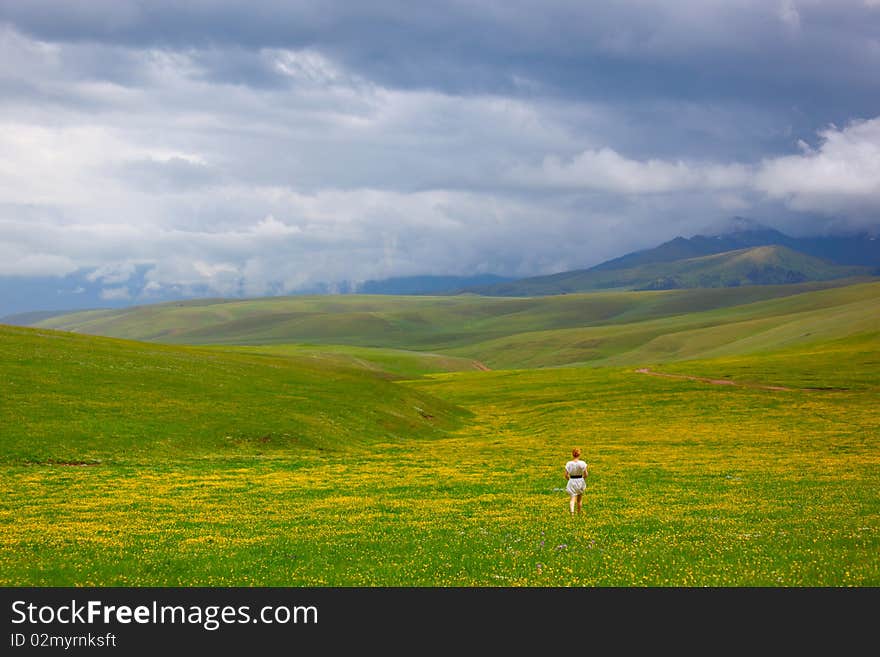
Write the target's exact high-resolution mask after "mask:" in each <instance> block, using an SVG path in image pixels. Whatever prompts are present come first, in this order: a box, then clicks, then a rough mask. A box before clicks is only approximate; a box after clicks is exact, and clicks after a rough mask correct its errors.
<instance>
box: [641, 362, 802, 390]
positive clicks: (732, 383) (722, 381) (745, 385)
mask: <svg viewBox="0 0 880 657" xmlns="http://www.w3.org/2000/svg"><path fill="white" fill-rule="evenodd" d="M636 372H638V373H639V374H649V375H651V376H662V377H664V378H667V379H687V380H688V381H699V382H701V383H711V384H712V385H716V386H739V387H741V388H757V389H758V390H798V391H799V390H811V388H786V387H785V386H762V385H760V384H757V383H739V382H737V381H731V380H730V379H709V378H706V377H703V376H689V375H687V374H665V373H663V372H653V371H651V370H650V369H648V368H647V367H641V368H639V369H637V370H636Z"/></svg>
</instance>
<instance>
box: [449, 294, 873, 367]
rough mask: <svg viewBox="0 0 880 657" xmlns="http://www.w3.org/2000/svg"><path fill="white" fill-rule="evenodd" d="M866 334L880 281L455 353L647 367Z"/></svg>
mask: <svg viewBox="0 0 880 657" xmlns="http://www.w3.org/2000/svg"><path fill="white" fill-rule="evenodd" d="M658 294H671V293H658ZM861 334H880V283H868V284H863V285H852V286H847V287H841V288H836V289H830V290H824V291H816V292H810V293H806V294H800V295H794V296H789V297H786V298H784V299H773V300H767V301H760V302H756V303H751V304H743V305H740V306H736V307H728V308H720V309H714V310H706V311H703V312H692V313H682V314H679V315H671V316H666V317H661V318H656V319H645V320H641V321H632V322H628V323H618V324H612V325H597V326H585V327H581V328H569V329H557V330H550V331H531V332H523V333H519V334H516V335H510V336H505V337H503V338H497V339H494V340H487V341H484V342H478V343H474V344H471V345H468V346H466V347H462V348H458V349H453V350H451V353H453V354H455V355H458V356H463V357H467V358H474V359H479V360H480V361H482V362H484V363H486V364H487V365H489V366H490V367H492V368H493V369H496V368H530V367H546V366H562V365H575V364H582V365H591V366H604V365H610V366H623V365H648V364H653V363H668V362H675V361H682V360H690V359H695V358H715V357H720V356H735V355H743V354H758V353H767V352H771V351H776V350H780V349H788V348H791V347H792V346H795V345H809V344H812V343H816V342H821V341H827V340H839V339H844V338H848V337H851V336H855V335H861ZM878 348H880V344H878Z"/></svg>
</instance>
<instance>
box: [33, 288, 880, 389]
mask: <svg viewBox="0 0 880 657" xmlns="http://www.w3.org/2000/svg"><path fill="white" fill-rule="evenodd" d="M845 283H850V284H845ZM40 326H42V327H45V328H56V329H63V330H70V331H77V332H80V333H91V334H102V335H109V336H114V337H123V338H128V339H138V340H150V341H155V342H167V343H189V344H214V345H241V346H245V345H254V346H253V347H252V348H251V349H250V351H259V352H264V353H275V354H278V355H285V354H289V355H296V356H299V357H310V358H323V359H327V360H330V361H336V362H340V361H344V362H345V363H346V364H347V365H348V366H357V367H362V368H366V369H372V370H375V371H379V372H382V373H384V374H385V375H387V376H418V375H420V374H422V373H427V372H431V371H444V370H445V371H452V370H467V369H474V368H475V367H479V365H476V364H475V362H479V363H482V364H485V365H487V366H489V367H491V368H510V367H546V366H559V365H567V364H574V363H577V364H590V365H603V364H609V365H628V364H638V363H640V362H666V361H672V360H677V359H683V358H696V357H710V356H714V355H722V354H725V353H728V354H734V353H748V352H750V351H752V352H754V351H761V350H767V349H771V348H774V347H777V346H785V345H789V344H792V343H795V342H809V341H810V340H816V339H820V338H821V339H837V338H842V337H845V336H847V335H850V334H852V333H856V332H859V331H871V330H877V327H880V282H862V283H858V284H852V281H849V280H834V281H826V282H814V283H800V284H790V285H766V286H743V287H726V288H712V289H683V290H664V291H641V292H594V293H588V294H571V295H560V296H546V297H535V298H489V297H474V296H455V297H379V296H377V297H370V296H337V297H284V298H282V297H272V298H265V299H255V300H248V301H223V300H213V301H206V300H202V301H199V302H192V303H172V304H161V305H155V306H142V307H139V308H131V309H126V310H108V311H92V312H85V313H75V314H71V315H65V316H57V317H52V318H49V319H47V320H44V321H42V322H41V323H40ZM401 350H404V351H401Z"/></svg>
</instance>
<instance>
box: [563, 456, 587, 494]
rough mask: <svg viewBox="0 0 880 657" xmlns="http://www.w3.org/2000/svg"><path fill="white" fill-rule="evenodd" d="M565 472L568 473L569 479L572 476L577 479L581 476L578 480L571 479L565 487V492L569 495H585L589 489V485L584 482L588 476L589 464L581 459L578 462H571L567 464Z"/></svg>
mask: <svg viewBox="0 0 880 657" xmlns="http://www.w3.org/2000/svg"><path fill="white" fill-rule="evenodd" d="M565 471H566V472H567V473H568V476H569V477H571V476H572V475H574V476H575V477H577V476H578V475H580V478H578V479H569V480H568V484H567V485H566V486H565V490H567V491H568V494H569V495H583V494H584V491H585V490H586V489H587V484H586V482H585V481H584V477H585V476H586V475H587V464H586V463H584V462H583V461H581V460H580V459H578V460H577V461H569V462H568V463H566V464H565Z"/></svg>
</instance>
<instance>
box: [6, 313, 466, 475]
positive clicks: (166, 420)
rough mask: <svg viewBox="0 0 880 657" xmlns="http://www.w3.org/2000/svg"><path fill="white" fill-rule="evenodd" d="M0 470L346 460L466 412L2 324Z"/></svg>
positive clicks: (346, 378)
mask: <svg viewBox="0 0 880 657" xmlns="http://www.w3.org/2000/svg"><path fill="white" fill-rule="evenodd" d="M0 377H2V381H0V384H2V386H3V391H4V392H3V403H2V404H0V436H2V437H3V440H2V441H0V460H3V461H7V462H17V463H22V462H24V463H57V464H62V465H63V464H70V465H73V464H79V463H86V464H87V463H89V462H92V461H95V460H104V459H109V460H115V461H125V462H128V461H139V460H143V459H154V458H158V457H159V456H162V457H163V458H173V459H177V458H190V457H200V456H202V455H204V454H206V453H210V454H214V455H217V454H221V455H226V456H228V457H230V458H231V457H235V456H242V455H247V456H254V455H260V454H273V453H284V454H289V453H291V452H292V451H295V450H296V449H298V448H302V447H306V448H317V449H322V450H344V449H348V448H350V447H351V446H356V445H359V444H364V443H368V442H371V441H379V440H381V441H385V442H388V441H406V440H415V439H419V438H426V437H431V436H436V435H439V434H440V433H442V432H443V430H444V429H448V428H449V427H452V426H455V425H456V424H457V422H458V421H459V418H460V416H461V415H462V413H463V412H462V411H460V410H459V409H457V408H456V407H454V406H452V405H450V404H447V403H445V402H443V401H441V400H439V399H436V398H434V397H431V396H430V395H427V394H424V393H420V392H418V391H413V390H411V389H409V388H404V387H402V386H400V385H399V384H396V383H394V382H391V381H388V380H386V379H385V378H382V377H379V376H376V375H375V374H372V373H370V372H367V371H364V370H357V369H352V368H350V367H343V366H340V365H338V364H336V363H333V362H327V361H318V360H314V359H309V358H304V357H295V356H291V355H288V356H286V357H270V356H263V355H245V354H234V353H222V352H218V351H216V350H205V349H195V348H187V347H168V346H163V345H153V344H143V343H133V342H127V341H122V340H114V339H107V338H95V337H86V336H79V335H74V334H71V333H61V332H57V331H45V330H34V329H27V328H15V327H8V326H0Z"/></svg>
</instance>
